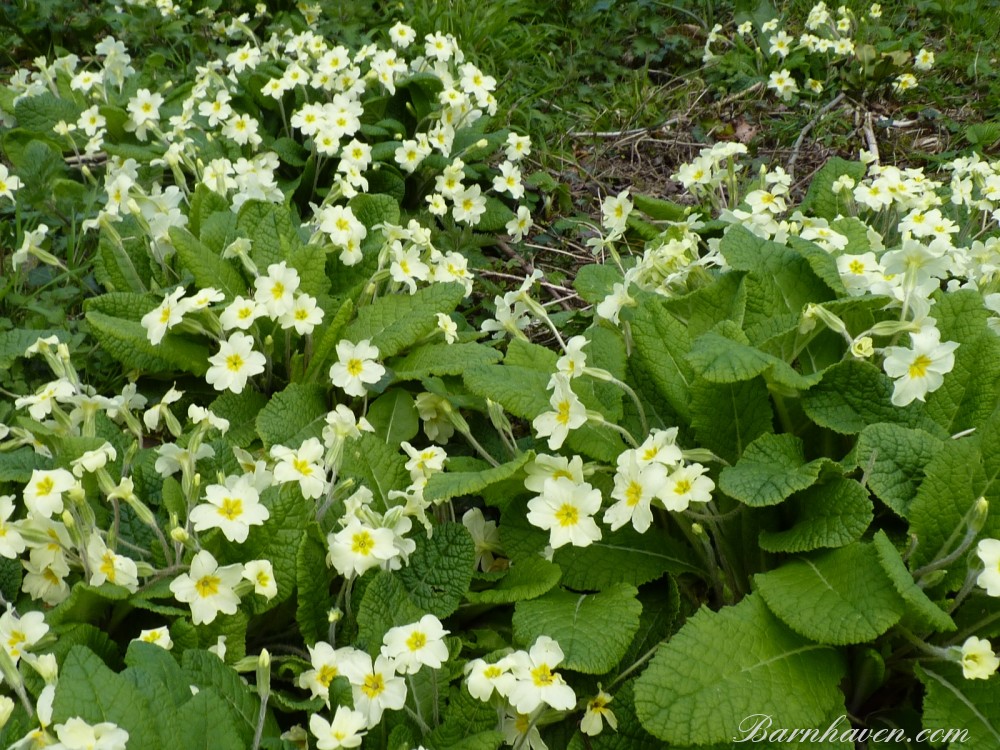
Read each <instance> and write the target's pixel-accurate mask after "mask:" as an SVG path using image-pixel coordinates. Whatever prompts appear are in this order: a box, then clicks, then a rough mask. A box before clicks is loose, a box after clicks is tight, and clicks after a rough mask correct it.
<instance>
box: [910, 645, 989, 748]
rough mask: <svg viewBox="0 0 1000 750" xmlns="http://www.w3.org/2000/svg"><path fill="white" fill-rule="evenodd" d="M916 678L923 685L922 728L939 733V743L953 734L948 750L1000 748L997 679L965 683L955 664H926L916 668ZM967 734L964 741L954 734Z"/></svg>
mask: <svg viewBox="0 0 1000 750" xmlns="http://www.w3.org/2000/svg"><path fill="white" fill-rule="evenodd" d="M914 671H915V672H916V674H917V677H918V678H919V679H920V681H921V682H922V683H923V684H924V687H925V688H926V689H927V693H926V695H925V696H924V703H923V706H924V713H923V725H924V728H925V729H929V730H940V734H939V735H938V736H939V737H941V738H942V739H943V738H944V737H945V736H946V734H945V733H946V732H952V733H953V734H952V735H951V737H952V738H954V740H955V741H952V742H950V743H949V744H948V747H949V748H968V750H973V749H975V750H979V748H987V747H1000V690H997V687H996V682H995V681H996V676H995V675H994V677H992V678H991V679H989V680H967V679H965V677H963V676H962V674H961V670H960V669H959V667H958V666H957V665H955V664H947V663H941V662H929V663H928V665H927V666H920V665H918V666H917V667H916V668H915V670H914ZM963 729H964V730H966V732H967V734H965V735H964V738H965V741H964V742H959V741H957V735H956V734H955V733H957V732H960V731H961V730H963Z"/></svg>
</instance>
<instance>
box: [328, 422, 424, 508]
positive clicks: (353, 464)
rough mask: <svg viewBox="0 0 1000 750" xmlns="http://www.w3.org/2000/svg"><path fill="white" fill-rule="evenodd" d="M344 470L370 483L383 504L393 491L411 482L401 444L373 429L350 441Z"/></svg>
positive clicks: (344, 473) (350, 475) (363, 481)
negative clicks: (375, 432)
mask: <svg viewBox="0 0 1000 750" xmlns="http://www.w3.org/2000/svg"><path fill="white" fill-rule="evenodd" d="M341 473H342V474H343V475H344V476H349V477H354V478H355V479H357V480H358V481H360V482H361V483H362V484H363V485H365V486H366V487H368V489H370V490H371V491H372V492H373V493H374V494H375V497H376V498H377V499H378V500H379V501H381V502H382V503H383V505H387V504H388V502H389V492H390V491H392V490H402V489H403V488H404V487H406V486H407V485H408V484H409V483H410V473H409V472H408V471H407V470H406V460H405V459H404V458H403V456H402V455H401V454H400V452H399V449H398V447H397V446H392V445H387V444H386V443H385V441H383V440H381V439H380V438H378V437H376V436H375V435H372V434H371V433H364V434H363V435H362V436H361V437H360V438H357V439H356V440H352V441H350V442H349V443H348V444H347V446H346V447H345V448H344V463H343V465H342V466H341Z"/></svg>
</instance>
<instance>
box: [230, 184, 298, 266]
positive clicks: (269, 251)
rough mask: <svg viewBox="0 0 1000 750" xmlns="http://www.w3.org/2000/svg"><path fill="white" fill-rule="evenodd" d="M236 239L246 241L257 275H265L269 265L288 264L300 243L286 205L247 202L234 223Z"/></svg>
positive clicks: (296, 229)
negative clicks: (258, 272) (248, 244)
mask: <svg viewBox="0 0 1000 750" xmlns="http://www.w3.org/2000/svg"><path fill="white" fill-rule="evenodd" d="M236 230H237V232H238V233H239V236H240V237H248V238H249V239H250V242H251V245H250V258H251V260H253V262H254V263H256V264H257V268H258V269H259V270H260V272H261V273H262V274H263V273H267V267H268V266H269V265H271V264H272V263H280V262H281V261H288V259H289V255H290V254H291V252H292V250H295V249H297V248H298V247H299V245H300V244H301V240H300V239H299V234H298V227H297V226H296V224H295V222H293V221H292V214H291V211H290V210H289V208H288V206H283V205H279V204H276V203H265V202H263V201H258V200H249V201H247V202H246V203H244V204H243V205H242V206H240V211H239V214H238V216H237V220H236Z"/></svg>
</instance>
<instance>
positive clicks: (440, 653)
mask: <svg viewBox="0 0 1000 750" xmlns="http://www.w3.org/2000/svg"><path fill="white" fill-rule="evenodd" d="M449 632H450V631H448V630H445V629H444V627H443V626H442V625H441V621H440V620H439V619H438V618H436V617H435V616H434V615H424V616H423V617H421V618H420V621H419V622H415V623H413V624H411V625H402V626H399V627H395V628H389V630H388V632H386V634H385V637H384V638H383V639H382V643H383V645H382V655H383V656H386V657H388V658H390V659H392V660H393V663H394V664H395V665H396V671H397V672H399V673H400V674H413V673H414V672H417V671H419V670H420V668H421V667H423V666H427V667H430V668H431V669H438V668H439V667H440V666H441V665H442V664H444V663H445V662H446V661H447V660H448V645H447V644H446V643H445V642H444V637H445V636H446V635H447V634H448V633H449Z"/></svg>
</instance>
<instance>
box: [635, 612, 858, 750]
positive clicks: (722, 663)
mask: <svg viewBox="0 0 1000 750" xmlns="http://www.w3.org/2000/svg"><path fill="white" fill-rule="evenodd" d="M843 674H844V665H843V663H842V661H841V658H840V655H839V653H837V652H836V651H835V650H834V649H831V648H830V647H828V646H822V645H819V644H816V643H810V642H809V641H807V640H805V639H803V638H802V637H800V636H798V635H796V634H795V633H794V632H792V631H791V630H789V629H788V628H787V627H785V625H783V624H782V623H781V622H780V621H779V620H778V619H777V618H775V617H774V615H772V614H771V613H770V612H769V611H768V609H767V607H766V606H765V605H764V602H763V601H762V600H761V598H760V597H759V596H757V595H751V596H748V597H747V598H745V599H744V600H743V601H741V602H740V603H739V604H737V605H735V606H731V607H725V608H723V609H722V610H720V611H718V612H712V611H711V610H709V609H707V608H702V609H701V610H699V611H698V612H697V613H696V614H695V615H694V617H692V618H691V619H690V620H688V621H687V623H686V624H685V625H684V627H682V628H681V629H680V630H679V631H678V632H677V633H676V634H675V635H674V636H673V638H671V639H670V640H669V641H668V642H667V643H666V644H664V645H663V646H661V647H660V650H659V652H658V653H657V654H656V656H655V657H653V660H652V661H651V662H650V664H649V667H648V668H647V669H646V671H645V672H643V674H642V675H641V676H640V677H639V679H638V680H637V681H636V687H635V707H636V713H637V714H638V716H639V720H640V721H641V722H642V724H643V726H644V727H645V728H646V730H647V731H649V732H650V733H652V734H653V735H655V736H656V737H659V738H660V739H661V740H664V741H666V742H669V743H670V744H672V745H681V746H686V745H695V744H697V745H704V744H708V743H713V742H718V743H728V742H730V741H731V740H732V738H733V737H736V736H738V735H739V727H740V724H741V722H743V721H744V720H745V719H746V717H747V716H750V715H752V714H766V715H769V716H771V717H773V719H774V722H775V726H780V727H811V726H815V725H818V724H819V723H820V722H821V721H822V720H823V719H825V718H826V717H827V716H828V715H829V714H830V712H831V711H833V710H835V709H837V708H838V707H842V706H843V701H844V697H843V694H842V693H841V692H840V690H839V687H838V686H839V683H840V680H841V677H842V676H843Z"/></svg>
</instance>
